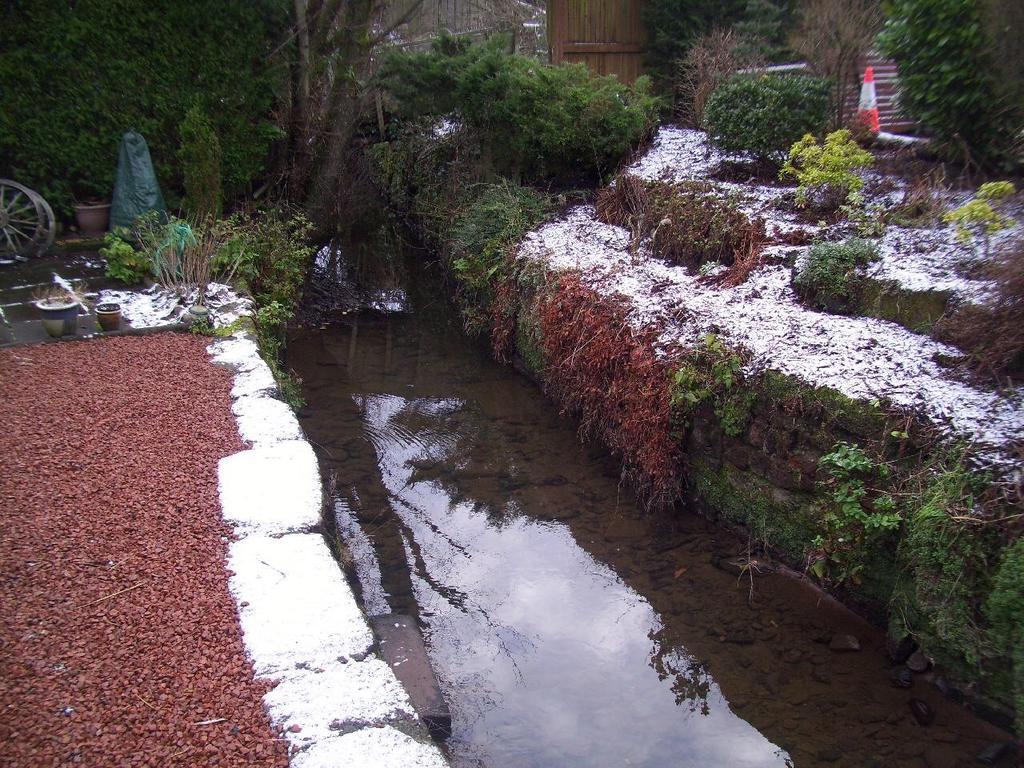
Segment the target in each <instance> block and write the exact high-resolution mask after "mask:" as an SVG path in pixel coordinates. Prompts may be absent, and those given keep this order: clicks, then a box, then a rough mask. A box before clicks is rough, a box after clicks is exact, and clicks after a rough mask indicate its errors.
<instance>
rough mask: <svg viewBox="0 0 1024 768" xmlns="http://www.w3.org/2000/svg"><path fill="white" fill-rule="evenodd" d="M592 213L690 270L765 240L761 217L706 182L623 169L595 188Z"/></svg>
mask: <svg viewBox="0 0 1024 768" xmlns="http://www.w3.org/2000/svg"><path fill="white" fill-rule="evenodd" d="M597 216H598V218H599V219H601V220H602V221H604V222H606V223H608V224H615V225H616V226H620V227H626V228H627V229H629V230H630V231H631V232H632V233H633V238H634V244H635V243H636V241H638V240H639V239H640V238H642V237H650V238H651V250H652V251H653V253H654V254H655V255H656V256H658V257H660V258H663V259H667V260H668V261H672V262H675V263H678V264H684V265H686V266H688V267H691V268H694V269H696V268H698V267H700V265H701V264H704V263H707V262H719V263H721V264H726V265H728V264H732V263H733V262H735V261H736V260H737V257H738V256H739V255H740V254H742V253H743V252H744V251H745V250H747V249H749V248H750V247H751V246H757V245H760V243H761V242H762V241H763V240H764V222H763V221H761V220H760V219H758V220H755V221H751V220H750V219H749V218H748V217H747V215H746V214H745V213H743V211H741V210H740V209H739V206H738V205H737V203H736V201H735V200H732V199H729V198H721V197H719V196H718V195H716V194H715V187H714V185H712V184H710V183H709V182H705V181H684V182H678V183H668V182H663V181H645V180H643V179H638V178H637V177H635V176H633V175H631V174H623V175H622V176H620V177H619V178H618V179H617V180H616V182H615V184H614V185H613V186H610V187H606V188H604V189H602V190H601V191H600V192H599V193H598V198H597Z"/></svg>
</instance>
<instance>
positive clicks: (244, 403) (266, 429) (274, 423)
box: [231, 393, 302, 447]
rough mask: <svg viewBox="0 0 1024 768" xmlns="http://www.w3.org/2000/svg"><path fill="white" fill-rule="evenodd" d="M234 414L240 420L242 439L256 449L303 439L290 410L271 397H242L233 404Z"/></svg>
mask: <svg viewBox="0 0 1024 768" xmlns="http://www.w3.org/2000/svg"><path fill="white" fill-rule="evenodd" d="M231 412H232V413H234V414H235V418H236V420H237V421H238V433H239V434H240V435H241V436H242V439H243V440H245V441H246V442H249V443H252V444H253V445H254V446H257V447H260V446H267V445H275V444H277V443H280V442H282V441H284V440H301V439H302V427H300V426H299V420H298V419H296V418H295V413H294V412H293V411H292V409H291V407H290V406H289V405H288V403H286V402H284V401H283V400H278V399H277V398H276V397H272V396H271V395H269V394H266V393H256V394H253V395H243V396H242V397H239V398H237V399H236V400H235V402H234V403H233V404H232V406H231Z"/></svg>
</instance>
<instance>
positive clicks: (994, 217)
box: [942, 181, 1017, 256]
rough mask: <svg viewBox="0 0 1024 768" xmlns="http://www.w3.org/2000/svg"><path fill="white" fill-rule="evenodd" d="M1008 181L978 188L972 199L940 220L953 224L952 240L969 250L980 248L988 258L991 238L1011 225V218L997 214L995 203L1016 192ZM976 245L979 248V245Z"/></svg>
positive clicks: (989, 183)
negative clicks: (953, 236)
mask: <svg viewBox="0 0 1024 768" xmlns="http://www.w3.org/2000/svg"><path fill="white" fill-rule="evenodd" d="M1016 191H1017V190H1016V188H1015V187H1014V186H1013V184H1011V183H1010V182H1009V181H990V182H988V183H987V184H982V185H981V186H980V187H978V192H977V194H976V195H975V196H974V199H973V200H970V201H968V202H966V203H964V204H963V205H961V206H960V207H959V208H957V209H956V210H953V211H950V212H949V213H947V214H945V215H944V216H943V217H942V220H943V221H944V222H946V223H947V224H954V225H956V238H957V240H959V241H960V242H961V243H963V244H964V245H969V246H970V247H971V248H972V249H973V250H978V249H979V247H980V250H981V253H982V254H983V255H984V256H988V253H989V242H990V240H991V237H992V235H994V234H996V233H997V232H1001V231H1002V230H1004V229H1007V228H1009V227H1011V226H1013V219H1011V218H1010V217H1009V216H1006V215H1004V214H1002V213H1000V212H999V210H998V208H999V204H1000V203H1001V202H1002V201H1003V200H1006V198H1008V197H1011V196H1012V195H1014V194H1015V193H1016ZM979 244H980V246H979Z"/></svg>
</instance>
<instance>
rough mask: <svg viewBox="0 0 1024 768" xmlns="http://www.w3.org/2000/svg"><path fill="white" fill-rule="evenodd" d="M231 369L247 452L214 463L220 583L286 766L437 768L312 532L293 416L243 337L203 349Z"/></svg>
mask: <svg viewBox="0 0 1024 768" xmlns="http://www.w3.org/2000/svg"><path fill="white" fill-rule="evenodd" d="M208 351H209V353H210V356H211V358H212V361H213V362H214V363H216V364H218V365H223V366H225V367H228V368H230V369H231V370H233V371H234V374H235V376H234V384H233V387H232V390H231V397H232V401H233V402H232V408H231V410H232V413H233V414H234V415H235V419H236V421H237V423H238V430H239V433H240V434H241V436H242V439H244V440H246V441H248V442H249V443H251V444H252V448H250V449H248V450H245V451H240V452H239V453H236V454H234V455H232V456H228V457H226V458H224V459H221V461H220V465H219V469H218V483H219V488H220V501H221V510H222V514H223V516H224V519H225V521H226V522H227V523H228V524H229V525H231V526H232V527H233V528H234V532H235V536H236V540H234V541H232V542H231V543H230V544H229V547H228V567H229V568H230V573H231V576H230V581H229V586H230V589H231V594H232V595H233V596H234V598H235V604H236V606H237V609H238V615H239V620H240V623H241V626H242V634H243V640H244V643H245V648H246V653H247V655H248V656H249V659H250V661H251V662H252V666H253V671H254V673H255V675H256V678H257V679H261V680H272V681H275V683H276V684H275V686H274V687H273V688H272V689H271V690H269V691H268V692H267V694H266V695H265V696H264V697H263V702H264V705H265V706H266V708H267V711H268V713H269V714H270V720H271V724H272V726H273V727H274V729H275V731H281V732H283V735H284V737H285V738H286V739H287V740H288V742H289V747H290V750H289V752H290V763H291V765H292V766H294V767H295V768H336V767H337V766H342V765H344V766H351V768H360V767H362V766H365V767H366V768H446V766H447V765H448V763H447V761H446V760H445V759H444V757H443V756H442V754H441V751H440V750H439V749H438V747H437V746H436V745H435V744H434V743H433V742H432V741H430V738H429V736H428V735H427V732H426V729H425V727H424V726H423V724H422V722H421V721H420V719H419V718H418V717H417V715H416V713H415V711H414V710H413V708H412V705H411V704H410V703H409V698H408V696H407V695H406V692H405V690H404V689H403V688H402V686H401V684H400V683H399V682H398V679H397V678H396V677H395V675H394V673H393V672H392V671H391V669H390V668H389V667H388V666H387V664H386V663H384V662H383V661H382V660H381V659H380V658H379V657H378V656H377V655H376V653H374V652H373V645H374V641H373V634H372V632H371V631H370V628H369V626H368V624H367V622H366V618H365V616H364V615H363V613H362V610H361V609H360V608H359V605H358V604H357V603H356V600H355V596H354V595H353V594H352V590H351V588H350V587H349V585H348V582H347V581H346V580H345V577H344V574H343V573H342V571H341V568H340V567H339V565H338V563H337V562H336V561H335V560H334V557H333V556H332V554H331V552H330V549H329V548H328V546H327V542H326V541H325V540H324V538H323V536H322V535H321V534H320V532H319V531H318V526H319V523H320V514H321V509H322V506H323V491H322V486H321V480H320V470H319V466H318V464H317V460H316V456H315V454H314V453H313V449H312V447H311V446H310V445H309V443H308V442H307V441H306V439H305V437H304V435H303V433H302V428H301V427H300V426H299V423H298V420H297V419H296V418H295V414H294V413H293V412H292V410H291V408H289V407H288V406H287V404H285V403H283V402H282V401H281V400H279V399H277V397H276V394H277V387H276V385H275V383H274V378H273V376H272V375H271V372H270V369H269V368H268V366H267V364H266V363H265V362H264V361H263V359H262V358H261V357H260V356H259V350H258V348H257V346H256V344H255V342H254V341H253V340H252V339H250V338H249V337H248V336H247V335H246V334H245V332H244V331H243V332H239V333H238V334H236V335H235V336H232V337H229V338H227V339H222V340H219V341H216V342H214V343H212V344H210V346H209V347H208Z"/></svg>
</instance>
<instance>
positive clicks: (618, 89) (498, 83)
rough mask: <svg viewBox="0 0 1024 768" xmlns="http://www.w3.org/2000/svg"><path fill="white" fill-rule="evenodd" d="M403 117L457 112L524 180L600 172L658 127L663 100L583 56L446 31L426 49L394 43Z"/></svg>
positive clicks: (392, 83) (391, 75)
mask: <svg viewBox="0 0 1024 768" xmlns="http://www.w3.org/2000/svg"><path fill="white" fill-rule="evenodd" d="M381 77H382V80H383V83H384V85H385V87H386V88H387V89H388V90H389V91H390V93H391V94H392V96H394V98H395V100H396V102H397V109H398V112H399V114H400V115H401V116H402V117H404V118H406V119H410V118H416V117H422V116H433V117H437V118H441V117H443V116H446V115H452V114H456V115H457V116H458V117H459V118H460V119H461V120H462V121H463V122H464V123H465V125H466V126H468V127H470V128H471V129H473V130H475V131H476V132H478V133H479V135H480V137H481V140H482V141H483V144H484V146H485V149H486V151H487V152H488V153H489V154H490V156H491V158H492V159H493V161H494V163H495V166H496V168H497V170H498V171H499V172H502V173H504V174H506V175H509V176H511V177H513V178H516V177H522V178H524V179H527V180H539V179H550V178H564V177H567V176H568V177H579V176H584V177H587V178H599V177H600V176H601V175H602V174H604V173H606V172H608V171H609V170H610V169H611V168H613V167H614V166H615V164H616V163H618V161H619V160H620V159H621V158H622V156H623V155H624V154H626V153H627V152H628V151H629V150H630V149H631V148H633V147H635V146H636V145H637V143H638V142H640V141H641V140H642V139H643V138H644V137H645V136H647V135H648V134H649V133H650V131H651V130H652V128H653V127H654V123H655V120H656V117H657V113H658V100H657V99H656V98H655V97H653V96H651V95H650V94H649V93H648V82H647V81H646V79H644V78H640V79H639V80H637V82H636V83H635V84H634V85H632V86H626V85H623V84H622V83H620V82H619V81H618V79H617V78H615V77H595V76H592V75H591V74H590V73H589V72H588V70H587V68H586V67H585V66H583V65H582V64H579V65H569V66H561V67H551V66H547V65H544V64H540V63H538V62H537V61H536V60H534V59H530V58H526V57H523V56H515V55H512V54H510V53H507V52H506V51H505V50H504V40H503V39H502V38H495V39H492V40H490V41H488V42H486V43H484V44H481V45H475V46H474V45H469V44H468V43H467V42H466V41H464V40H460V39H455V38H451V37H442V38H439V39H438V40H437V41H435V43H434V45H433V47H432V49H431V51H430V52H428V53H415V52H407V51H402V50H395V51H393V52H392V53H391V55H390V56H389V57H388V59H387V61H386V62H385V64H384V67H383V71H382V75H381Z"/></svg>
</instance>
